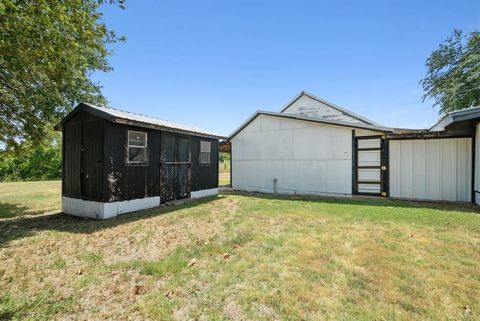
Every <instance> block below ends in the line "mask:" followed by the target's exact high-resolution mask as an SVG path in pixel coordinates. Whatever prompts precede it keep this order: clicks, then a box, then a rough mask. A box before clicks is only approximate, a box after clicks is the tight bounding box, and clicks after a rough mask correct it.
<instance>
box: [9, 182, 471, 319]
mask: <svg viewBox="0 0 480 321" xmlns="http://www.w3.org/2000/svg"><path fill="white" fill-rule="evenodd" d="M40 184H41V183H40ZM225 254H228V255H225ZM0 262H2V264H1V265H0V288H1V289H2V292H1V293H0V320H3V319H7V320H8V319H13V320H47V319H56V320H478V319H480V314H479V312H480V304H479V301H478V298H479V297H480V215H479V214H478V211H477V208H476V207H474V206H469V205H465V206H460V205H446V204H428V203H413V202H400V201H391V200H383V201H378V200H367V201H365V200H361V201H360V200H336V199H317V198H292V197H285V198H273V197H267V196H258V195H257V196H255V195H223V196H219V197H218V198H210V199H206V200H203V201H197V202H192V203H187V204H184V205H182V206H179V207H167V208H161V209H158V208H157V209H152V210H148V211H142V212H138V213H133V214H127V215H124V216H121V217H119V218H116V219H112V220H108V221H92V220H84V219H79V218H75V217H69V216H66V215H62V214H50V215H40V216H20V217H17V218H10V219H3V220H0Z"/></svg>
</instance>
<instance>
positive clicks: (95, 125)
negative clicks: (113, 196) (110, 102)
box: [62, 112, 104, 201]
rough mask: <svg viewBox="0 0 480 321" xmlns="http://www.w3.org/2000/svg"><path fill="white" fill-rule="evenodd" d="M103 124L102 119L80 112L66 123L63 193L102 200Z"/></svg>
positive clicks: (64, 129)
mask: <svg viewBox="0 0 480 321" xmlns="http://www.w3.org/2000/svg"><path fill="white" fill-rule="evenodd" d="M103 124H104V120H103V119H101V118H98V117H96V116H93V115H91V114H88V113H85V112H79V113H78V114H77V115H75V116H74V117H72V118H71V119H70V120H69V121H68V123H66V124H65V125H64V127H63V142H64V149H63V151H64V155H63V158H64V159H63V185H62V186H63V195H65V196H70V197H76V198H82V199H86V200H92V201H102V199H103ZM82 150H83V153H82Z"/></svg>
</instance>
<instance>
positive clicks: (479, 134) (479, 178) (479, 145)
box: [475, 123, 480, 205]
mask: <svg viewBox="0 0 480 321" xmlns="http://www.w3.org/2000/svg"><path fill="white" fill-rule="evenodd" d="M475 203H477V204H478V205H480V123H477V126H476V127H475Z"/></svg>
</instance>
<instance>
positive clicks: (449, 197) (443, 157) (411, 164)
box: [389, 138, 472, 202]
mask: <svg viewBox="0 0 480 321" xmlns="http://www.w3.org/2000/svg"><path fill="white" fill-rule="evenodd" d="M471 146H472V140H471V138H448V139H427V140H391V141H390V168H389V170H390V196H391V197H399V198H409V199H424V200H443V201H461V202H470V201H471V190H472V189H471V187H472V176H471V175H472V148H471Z"/></svg>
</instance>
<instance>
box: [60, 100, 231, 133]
mask: <svg viewBox="0 0 480 321" xmlns="http://www.w3.org/2000/svg"><path fill="white" fill-rule="evenodd" d="M82 110H83V111H85V112H87V113H91V114H93V115H95V116H97V117H100V118H103V119H106V120H108V121H111V122H113V123H119V124H125V125H132V126H138V127H146V128H153V129H161V130H162V129H163V130H167V131H173V132H179V133H185V134H191V135H196V136H203V137H211V138H216V139H225V137H223V136H220V135H217V134H215V133H213V132H210V131H207V130H204V129H201V128H198V127H194V126H190V125H185V124H180V123H176V122H172V121H169V120H164V119H160V118H156V117H150V116H145V115H141V114H137V113H132V112H128V111H123V110H119V109H116V108H111V107H99V106H95V105H92V104H89V103H80V104H78V105H77V107H75V108H74V109H73V110H72V111H71V112H70V113H68V114H67V115H66V116H65V117H64V118H63V119H62V121H60V123H58V124H57V125H56V126H55V129H56V130H59V129H60V128H61V127H62V125H63V124H64V123H66V122H67V121H68V120H69V119H70V118H72V117H73V116H74V115H75V114H77V113H78V112H80V111H82Z"/></svg>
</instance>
